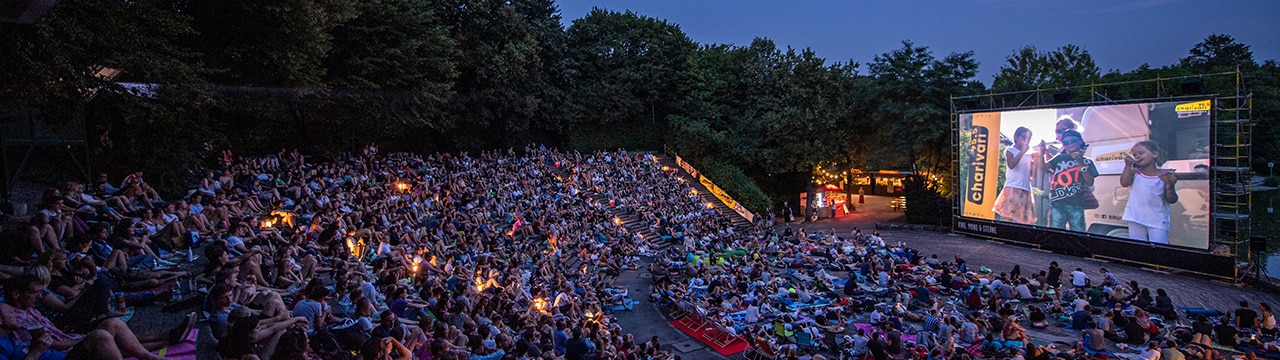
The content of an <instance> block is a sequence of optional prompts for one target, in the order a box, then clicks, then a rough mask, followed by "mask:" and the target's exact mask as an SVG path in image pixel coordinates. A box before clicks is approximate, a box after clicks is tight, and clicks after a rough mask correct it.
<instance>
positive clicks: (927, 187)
mask: <svg viewBox="0 0 1280 360" xmlns="http://www.w3.org/2000/svg"><path fill="white" fill-rule="evenodd" d="M902 194H903V195H904V196H906V197H907V211H906V212H907V222H908V223H912V224H928V225H946V224H947V222H948V221H951V216H950V215H951V208H950V205H949V204H950V200H949V199H948V198H947V197H945V196H942V194H941V193H940V192H939V191H938V189H937V188H935V187H934V186H933V185H932V184H930V183H928V182H926V181H925V180H924V178H923V177H920V176H912V177H909V178H907V179H906V180H903V181H902Z"/></svg>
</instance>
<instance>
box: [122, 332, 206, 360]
mask: <svg viewBox="0 0 1280 360" xmlns="http://www.w3.org/2000/svg"><path fill="white" fill-rule="evenodd" d="M199 338H200V329H191V332H190V333H188V334H187V338H186V339H185V340H183V341H182V342H180V343H177V344H173V345H169V346H166V347H164V348H161V349H160V350H156V351H152V352H151V353H152V354H156V355H159V356H162V357H166V358H170V359H174V360H195V358H196V339H199ZM125 360H138V358H136V357H131V358H125Z"/></svg>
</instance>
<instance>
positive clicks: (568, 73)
mask: <svg viewBox="0 0 1280 360" xmlns="http://www.w3.org/2000/svg"><path fill="white" fill-rule="evenodd" d="M561 20H562V19H561V17H560V13H559V10H558V9H557V7H556V5H555V3H554V2H553V1H552V0H503V1H498V0H434V1H427V0H364V1H355V0H322V1H307V0H279V1H265V2H264V1H250V0H223V1H185V0H132V1H88V0H63V1H61V2H59V4H58V5H57V7H56V8H54V10H53V11H52V12H50V13H49V14H48V15H46V16H45V17H44V18H43V19H41V21H40V22H38V23H36V24H33V25H23V24H0V49H5V51H3V52H0V119H13V118H16V117H20V116H36V117H38V118H39V119H40V120H41V121H44V122H46V123H49V124H53V125H58V124H64V125H65V124H75V123H76V121H78V120H79V119H85V121H87V124H88V125H87V126H88V132H87V133H88V136H89V137H90V138H91V139H96V140H95V141H93V142H92V143H93V144H94V146H95V148H96V149H95V154H98V155H95V156H98V157H99V159H98V160H99V161H101V162H102V163H104V164H106V165H108V166H109V168H111V169H115V170H116V171H127V170H129V169H139V168H145V169H147V170H148V178H151V179H152V181H153V182H157V183H160V184H163V185H169V186H171V188H172V187H174V186H179V185H181V184H183V183H185V182H186V181H187V180H189V179H190V177H191V176H192V175H193V174H194V173H197V172H198V169H200V167H201V166H202V165H203V164H205V162H206V161H207V160H208V159H210V158H212V157H213V155H214V153H215V152H216V151H218V150H220V149H225V148H231V149H235V150H236V151H239V152H243V153H274V152H277V151H279V150H280V149H282V148H289V149H293V148H298V149H301V150H303V151H304V152H307V153H312V154H316V155H317V156H321V157H329V156H336V155H338V154H341V153H342V152H344V151H350V150H352V149H354V148H356V147H358V146H360V145H362V144H368V143H376V144H378V145H379V146H380V147H382V148H384V149H389V150H412V151H420V152H431V151H459V150H470V149H491V148H507V147H517V146H523V145H525V144H528V143H535V142H536V143H544V144H549V145H552V146H559V147H562V148H576V149H582V150H591V149H601V148H618V147H625V148H633V149H649V150H657V149H661V148H662V146H664V145H668V146H670V147H671V148H672V149H674V150H676V151H677V152H678V153H680V154H681V155H682V156H684V157H686V158H688V159H689V160H690V161H692V162H693V163H694V164H695V165H697V166H699V167H700V169H702V170H703V171H704V172H706V173H708V174H709V175H710V176H712V177H713V178H714V179H716V181H717V182H718V183H721V185H722V187H724V188H725V189H726V191H728V192H729V193H730V194H731V195H733V196H735V197H738V198H739V200H740V201H742V202H743V203H744V204H745V205H746V206H747V207H748V208H750V209H752V210H755V211H760V210H763V209H764V208H766V207H769V206H771V205H773V206H776V205H777V204H780V203H781V202H782V201H783V200H786V199H788V198H789V197H791V196H793V194H795V193H796V192H797V191H803V189H804V188H805V187H806V185H807V184H809V183H811V181H810V176H812V174H813V173H814V171H815V169H817V168H818V167H819V166H821V167H830V168H863V169H916V170H918V171H922V172H928V173H931V174H950V172H951V166H952V165H951V158H950V154H951V150H950V146H951V144H950V132H951V129H950V112H951V108H950V106H951V104H950V98H951V97H952V96H964V95H974V94H984V93H991V92H1007V91H1020V90H1034V89H1048V88H1057V87H1067V86H1079V85H1088V84H1094V83H1106V82H1123V81H1131V80H1144V79H1151V78H1159V77H1164V78H1169V77H1176V76H1184V75H1194V74H1203V73H1211V72H1220V71H1227V70H1234V69H1236V68H1240V69H1241V70H1243V71H1244V73H1245V75H1246V78H1247V79H1248V80H1247V84H1249V85H1250V89H1249V91H1250V92H1252V93H1253V94H1254V95H1255V107H1256V108H1257V111H1256V112H1255V118H1257V119H1261V122H1259V124H1258V127H1257V130H1258V131H1257V133H1256V135H1255V141H1256V142H1257V143H1258V145H1257V146H1256V147H1255V152H1254V154H1255V158H1256V160H1257V161H1258V163H1260V164H1265V161H1266V160H1265V159H1266V157H1267V156H1269V155H1267V154H1275V153H1280V142H1277V141H1276V139H1277V138H1278V137H1280V129H1277V127H1276V126H1275V125H1274V123H1275V120H1272V119H1273V118H1274V116H1273V115H1274V114H1275V113H1276V109H1280V103H1278V102H1280V90H1277V89H1278V87H1277V83H1278V82H1280V81H1278V80H1277V79H1280V76H1278V75H1280V73H1278V71H1277V65H1276V62H1275V61H1274V60H1268V61H1265V62H1263V63H1261V64H1259V63H1258V62H1256V61H1255V60H1254V59H1253V55H1252V53H1251V51H1250V50H1249V47H1248V46H1247V45H1244V44H1240V43H1238V42H1236V41H1235V40H1234V39H1233V38H1231V37H1230V36H1228V35H1211V36H1209V37H1208V38H1206V39H1205V40H1204V41H1203V42H1201V43H1199V44H1194V45H1193V47H1192V48H1191V50H1190V51H1189V53H1188V55H1187V57H1186V58H1183V59H1180V61H1179V62H1178V63H1176V64H1173V65H1167V66H1161V67H1151V66H1147V65H1144V66H1141V67H1139V68H1138V69H1134V70H1131V71H1127V72H1120V71H1111V72H1108V73H1102V71H1101V70H1100V69H1099V68H1098V67H1097V65H1096V64H1094V61H1093V59H1092V57H1091V56H1090V54H1089V53H1088V51H1086V50H1084V49H1082V48H1080V47H1078V46H1074V45H1069V44H1068V45H1064V46H1062V47H1059V48H1057V49H1053V50H1048V51H1042V50H1039V49H1036V48H1034V47H1024V48H1021V49H1019V50H1016V51H1014V52H1013V53H1012V54H1010V55H1009V56H1008V57H1007V59H1006V61H1005V63H1004V64H1002V65H1001V67H1000V70H999V72H998V74H997V75H996V76H995V78H994V81H992V82H991V85H990V86H987V85H985V84H984V83H983V82H982V81H979V79H977V78H976V74H977V69H978V63H977V61H975V60H974V56H973V53H972V52H961V53H951V54H935V53H934V52H933V51H932V50H931V49H929V48H928V47H924V46H920V45H917V44H914V43H912V42H910V41H904V42H902V46H901V47H900V48H897V49H890V50H888V51H887V52H884V53H881V54H879V55H876V56H875V57H874V59H873V60H872V61H870V62H869V63H866V64H860V63H857V62H854V61H828V60H827V59H825V58H823V57H821V56H819V55H818V54H816V53H815V52H814V51H812V50H810V49H795V48H790V47H785V48H784V47H779V46H778V45H777V44H775V43H774V42H773V41H771V40H769V39H766V38H757V39H755V40H754V41H752V42H751V43H750V44H745V45H728V44H699V43H696V42H695V41H693V40H692V39H690V38H689V37H688V36H687V35H686V34H685V33H684V32H683V31H682V30H681V29H680V26H679V25H678V24H673V23H670V22H667V21H664V20H661V19H655V18H652V17H648V16H644V15H642V14H636V13H632V12H617V11H609V10H602V9H594V10H593V11H591V12H590V13H589V14H587V15H585V16H584V17H582V18H580V19H576V20H573V21H572V22H571V24H570V25H569V26H567V27H566V26H563V25H562V22H561ZM868 51H875V50H871V49H868ZM1153 60H1155V61H1159V60H1162V59H1153ZM103 69H119V70H123V72H121V73H120V74H119V76H116V77H113V78H109V77H104V76H102V74H103V71H102V70H103ZM1205 85H1206V87H1207V88H1208V89H1207V92H1219V93H1227V91H1226V90H1228V89H1233V86H1234V83H1233V82H1232V83H1230V84H1228V83H1227V82H1206V84H1205ZM1152 88H1153V86H1150V85H1148V84H1144V83H1134V84H1133V85H1132V86H1127V87H1118V88H1114V89H1111V90H1109V91H1112V93H1108V95H1107V96H1109V97H1110V98H1112V99H1125V98H1137V97H1151V95H1150V94H1152V93H1154V92H1158V91H1160V90H1156V89H1152ZM1232 91H1234V90H1232ZM1166 95H1168V93H1166ZM1175 95H1176V94H1175ZM913 186H917V187H920V188H921V189H922V190H923V191H925V192H927V193H932V194H935V195H937V196H946V195H947V194H946V186H945V185H944V184H935V183H922V184H914V185H913ZM913 204H915V202H913ZM940 207H941V206H940ZM948 211H949V210H948Z"/></svg>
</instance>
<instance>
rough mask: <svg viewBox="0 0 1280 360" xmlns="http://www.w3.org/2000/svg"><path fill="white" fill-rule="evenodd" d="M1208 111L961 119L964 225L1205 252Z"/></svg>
mask: <svg viewBox="0 0 1280 360" xmlns="http://www.w3.org/2000/svg"><path fill="white" fill-rule="evenodd" d="M1211 108H1212V102H1211V100H1201V101H1182V102H1164V103H1140V104H1125V105H1106V106H1086V107H1074V108H1063V109H1036V110H1018V111H1004V112H980V113H967V114H960V115H959V116H958V121H959V126H960V128H959V131H960V133H959V152H960V154H959V157H960V159H959V161H960V163H959V167H960V169H959V179H958V181H959V184H958V185H959V186H960V187H959V190H960V191H959V192H958V195H959V196H962V197H963V199H962V200H960V202H961V206H960V216H961V217H965V218H974V219H984V220H991V221H997V222H1001V223H1003V224H1009V225H1016V226H1026V227H1041V228H1050V229H1059V230H1065V231H1069V232H1088V233H1090V234H1093V235H1102V236H1109V237H1113V238H1115V239H1117V240H1126V241H1136V242H1144V243H1156V244H1168V245H1173V246H1179V247H1185V248H1194V249H1201V250H1203V249H1207V248H1208V247H1209V207H1210V206H1209V205H1210V204H1209V199H1210V196H1209V165H1210V164H1209V143H1210V141H1209V140H1210V138H1209V123H1210V114H1211V111H1210V109H1211Z"/></svg>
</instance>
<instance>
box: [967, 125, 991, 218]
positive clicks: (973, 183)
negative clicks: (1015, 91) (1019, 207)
mask: <svg viewBox="0 0 1280 360" xmlns="http://www.w3.org/2000/svg"><path fill="white" fill-rule="evenodd" d="M967 130H968V138H969V143H968V145H969V146H968V148H967V149H961V151H968V152H969V155H970V156H969V161H968V162H967V163H965V164H960V166H964V167H965V170H967V171H966V173H967V176H966V179H963V184H964V185H965V188H964V189H962V190H961V192H960V193H961V194H963V195H964V206H962V207H961V210H962V211H963V216H967V217H972V218H979V219H987V220H995V213H994V212H992V210H991V209H992V205H993V203H995V201H996V194H997V192H996V191H997V189H996V187H997V186H999V185H998V181H999V177H1000V113H994V112H992V113H977V114H973V124H972V125H971V126H970V127H969V129H967Z"/></svg>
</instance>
